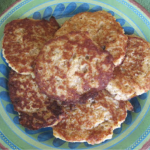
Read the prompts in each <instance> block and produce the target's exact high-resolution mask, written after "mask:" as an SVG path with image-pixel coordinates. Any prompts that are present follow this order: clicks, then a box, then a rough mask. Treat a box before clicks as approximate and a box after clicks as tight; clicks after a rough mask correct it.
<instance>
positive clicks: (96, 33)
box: [55, 11, 128, 66]
mask: <svg viewBox="0 0 150 150" xmlns="http://www.w3.org/2000/svg"><path fill="white" fill-rule="evenodd" d="M71 31H88V32H89V34H90V37H91V38H92V40H93V41H94V42H96V43H97V44H98V45H99V46H100V47H101V48H103V49H105V50H106V51H108V52H110V54H111V55H112V56H113V58H114V61H113V62H114V64H115V66H118V65H120V64H121V62H122V61H123V59H124V56H125V53H126V45H127V39H128V38H127V36H126V35H125V34H124V30H123V28H122V27H121V25H120V24H119V23H118V22H116V19H115V17H113V16H112V15H111V14H110V13H108V12H106V11H97V12H83V13H79V14H77V15H75V16H73V17H72V18H70V19H69V20H68V21H66V22H65V23H64V24H63V25H62V27H61V28H60V29H59V30H58V31H57V32H56V33H55V37H58V36H62V35H64V34H66V33H69V32H71Z"/></svg>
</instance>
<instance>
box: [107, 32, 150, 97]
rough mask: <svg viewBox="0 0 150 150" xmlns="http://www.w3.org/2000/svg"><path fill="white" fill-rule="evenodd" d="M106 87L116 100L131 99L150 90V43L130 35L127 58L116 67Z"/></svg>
mask: <svg viewBox="0 0 150 150" xmlns="http://www.w3.org/2000/svg"><path fill="white" fill-rule="evenodd" d="M106 89H107V90H108V91H109V92H110V93H111V94H112V95H114V98H115V99H116V100H129V99H130V98H132V97H134V96H137V95H141V94H142V93H145V92H147V91H148V90H150V43H148V42H147V41H145V40H144V39H142V38H141V37H138V36H135V35H132V36H128V45H127V53H126V57H125V60H124V61H123V64H122V65H120V66H119V67H116V68H115V70H114V74H113V78H112V79H111V81H110V82H109V84H108V86H107V87H106Z"/></svg>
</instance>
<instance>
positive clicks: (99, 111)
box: [53, 90, 133, 144]
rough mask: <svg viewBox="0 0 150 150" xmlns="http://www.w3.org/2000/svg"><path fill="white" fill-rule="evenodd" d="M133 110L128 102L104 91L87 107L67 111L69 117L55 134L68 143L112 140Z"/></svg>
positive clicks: (82, 106)
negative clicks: (114, 131) (128, 111)
mask: <svg viewBox="0 0 150 150" xmlns="http://www.w3.org/2000/svg"><path fill="white" fill-rule="evenodd" d="M81 108H82V109H81ZM132 109H133V108H132V105H131V104H130V103H129V102H128V101H127V102H126V101H116V100H114V99H113V97H112V96H111V95H110V94H109V93H108V92H107V91H106V90H102V91H100V92H99V93H98V95H97V97H96V98H95V99H92V100H90V101H89V103H87V105H79V104H78V105H76V106H75V108H74V110H70V112H69V110H67V115H68V116H67V117H66V118H64V119H62V121H61V122H59V123H58V124H57V125H56V126H54V127H53V134H54V136H55V137H56V138H60V139H62V140H65V141H68V142H85V141H86V142H88V143H89V144H98V143H101V142H103V141H105V140H107V139H110V138H112V135H113V130H114V129H115V128H118V127H120V125H121V123H122V122H123V121H124V120H125V118H126V115H127V110H132ZM90 112H92V113H95V114H92V115H91V114H90ZM96 115H97V117H94V118H92V117H93V116H96ZM97 118H98V119H99V120H100V121H98V119H97ZM94 120H95V121H94ZM88 121H89V124H88ZM91 123H92V124H91ZM89 125H91V126H89Z"/></svg>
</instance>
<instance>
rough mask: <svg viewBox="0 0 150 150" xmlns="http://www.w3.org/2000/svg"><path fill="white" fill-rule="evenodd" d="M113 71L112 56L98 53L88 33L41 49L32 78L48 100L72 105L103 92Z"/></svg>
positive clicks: (70, 35) (55, 41) (61, 38)
mask: <svg viewBox="0 0 150 150" xmlns="http://www.w3.org/2000/svg"><path fill="white" fill-rule="evenodd" d="M113 70H114V65H113V58H112V56H111V55H110V54H109V53H108V52H107V51H102V50H101V51H100V50H99V49H98V47H97V46H96V45H95V44H94V43H93V41H92V40H91V39H90V38H89V34H88V33H87V32H71V33H69V34H66V35H63V36H61V37H58V38H55V39H52V40H50V41H49V42H48V43H47V44H46V45H45V46H44V48H43V49H42V50H41V52H40V54H39V56H38V57H37V60H36V65H35V78H36V82H37V84H38V86H39V87H40V89H41V91H42V92H43V93H45V94H46V95H48V96H49V97H51V98H54V99H57V100H60V101H65V102H71V103H75V102H78V101H80V100H81V101H82V100H83V99H86V98H85V97H88V96H89V97H91V95H90V94H89V93H91V94H93V93H94V92H96V91H99V90H102V89H104V88H105V87H106V86H107V84H108V82H109V80H110V79H111V77H112V73H113ZM83 94H85V95H83ZM87 95H88V96H87ZM83 96H84V98H83Z"/></svg>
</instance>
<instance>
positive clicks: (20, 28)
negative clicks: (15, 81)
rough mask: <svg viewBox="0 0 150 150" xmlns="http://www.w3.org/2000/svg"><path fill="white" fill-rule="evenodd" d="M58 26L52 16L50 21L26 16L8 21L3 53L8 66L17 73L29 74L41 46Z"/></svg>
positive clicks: (51, 36)
mask: <svg viewBox="0 0 150 150" xmlns="http://www.w3.org/2000/svg"><path fill="white" fill-rule="evenodd" d="M58 28H59V25H58V23H57V22H56V20H55V18H54V17H52V18H51V19H50V21H47V20H34V19H27V18H26V19H18V20H13V21H11V22H10V23H8V24H7V25H6V26H5V29H4V39H3V55H4V57H5V59H6V61H7V62H8V64H9V66H10V67H11V68H12V69H13V70H15V71H16V72H18V73H21V74H31V73H32V72H33V66H34V61H35V59H36V57H37V55H38V54H39V52H40V50H41V48H42V47H43V46H44V44H45V42H47V41H48V40H49V39H51V38H53V36H54V33H55V32H56V30H57V29H58Z"/></svg>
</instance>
